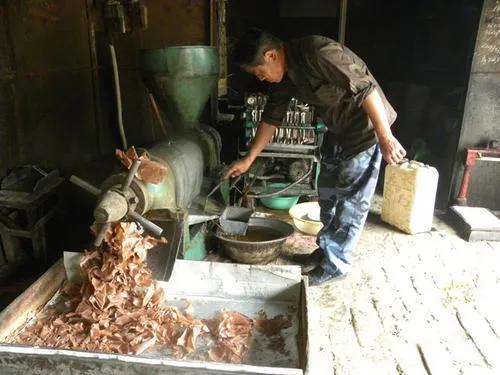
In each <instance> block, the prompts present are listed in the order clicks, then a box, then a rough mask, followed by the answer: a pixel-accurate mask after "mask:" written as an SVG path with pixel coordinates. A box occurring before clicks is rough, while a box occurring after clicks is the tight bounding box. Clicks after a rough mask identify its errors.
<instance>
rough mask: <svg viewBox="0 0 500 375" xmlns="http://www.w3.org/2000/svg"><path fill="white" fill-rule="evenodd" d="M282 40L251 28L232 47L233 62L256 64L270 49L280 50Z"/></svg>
mask: <svg viewBox="0 0 500 375" xmlns="http://www.w3.org/2000/svg"><path fill="white" fill-rule="evenodd" d="M282 47H283V42H282V41H281V40H280V39H279V38H277V37H275V36H274V35H272V34H270V33H268V32H266V31H263V30H260V29H257V28H252V29H249V30H247V31H246V32H245V33H244V34H243V35H242V36H241V37H240V39H239V40H238V41H237V42H236V45H235V46H234V48H233V58H232V60H233V63H234V64H236V65H238V66H240V67H245V66H257V65H261V64H263V63H264V54H265V53H266V52H267V51H269V50H271V49H276V50H280V49H281V48H282Z"/></svg>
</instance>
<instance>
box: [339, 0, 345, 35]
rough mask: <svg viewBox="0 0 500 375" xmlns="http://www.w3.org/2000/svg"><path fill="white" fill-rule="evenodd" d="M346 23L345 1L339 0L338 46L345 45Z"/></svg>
mask: <svg viewBox="0 0 500 375" xmlns="http://www.w3.org/2000/svg"><path fill="white" fill-rule="evenodd" d="M346 23H347V0H340V19H339V43H340V44H345V32H346Z"/></svg>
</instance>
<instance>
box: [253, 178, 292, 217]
mask: <svg viewBox="0 0 500 375" xmlns="http://www.w3.org/2000/svg"><path fill="white" fill-rule="evenodd" d="M287 185H288V184H286V183H283V182H275V183H271V184H269V186H268V187H267V189H266V190H265V191H264V194H266V193H272V192H274V191H277V190H280V189H283V188H284V187H285V186H287ZM299 198H300V196H299V195H278V196H275V197H267V198H260V201H261V203H262V204H263V205H264V206H265V207H267V208H271V209H273V210H288V209H290V207H292V206H294V205H295V204H297V202H298V200H299Z"/></svg>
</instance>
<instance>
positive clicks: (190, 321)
mask: <svg viewBox="0 0 500 375" xmlns="http://www.w3.org/2000/svg"><path fill="white" fill-rule="evenodd" d="M162 241H165V240H164V239H162ZM158 242H159V241H158V240H156V239H154V238H152V237H149V236H143V235H142V229H141V228H140V227H138V225H137V224H136V223H116V224H113V225H112V226H111V227H110V229H109V230H108V232H107V233H106V235H105V238H104V244H103V245H102V246H101V248H100V249H99V250H94V251H87V252H85V254H84V256H83V257H82V260H81V262H80V266H81V269H82V272H83V273H84V275H85V276H86V278H87V282H85V283H84V284H83V285H82V286H81V287H78V286H75V285H71V284H67V285H66V287H65V288H64V291H63V293H64V295H65V297H66V298H67V305H68V310H67V311H66V312H58V311H57V310H56V309H47V310H46V311H45V312H44V314H43V315H42V316H38V317H37V321H36V322H35V323H34V324H33V325H29V326H27V327H26V328H25V329H24V330H23V331H22V332H21V333H20V334H19V335H18V336H17V338H16V341H17V342H18V343H21V344H29V345H34V346H49V347H58V348H66V349H83V350H88V351H102V352H111V353H122V354H140V353H142V352H144V351H145V350H147V349H149V348H151V347H152V346H156V345H159V346H160V347H161V346H164V347H166V348H168V349H169V351H170V354H171V355H172V356H174V357H175V358H184V357H186V356H188V355H189V354H191V353H194V352H195V351H196V342H197V338H198V337H199V336H200V335H203V336H206V337H207V338H208V339H209V340H211V341H210V345H209V349H208V357H209V358H210V359H211V360H213V361H223V362H232V363H241V362H243V361H244V360H245V359H246V355H247V354H248V352H249V348H250V343H251V337H252V329H253V328H254V326H255V328H256V329H257V330H258V331H259V332H262V333H264V334H266V335H268V336H269V335H276V334H278V333H279V331H281V329H283V328H287V327H289V326H290V325H291V323H290V320H289V319H288V318H283V317H282V316H277V317H275V318H273V319H270V320H268V319H267V318H266V316H265V314H259V317H258V318H257V319H256V320H255V322H254V321H253V320H252V319H250V318H248V317H246V316H245V315H243V314H240V313H238V312H235V311H229V310H222V311H221V312H220V313H219V314H218V315H217V316H216V317H215V318H214V319H210V320H204V321H202V320H198V319H194V318H193V316H192V312H191V310H192V308H190V307H189V308H187V309H186V310H185V311H183V312H181V311H179V309H177V308H176V307H173V306H165V304H164V302H165V295H164V291H163V289H162V288H161V287H160V286H158V285H157V284H156V282H155V281H154V280H153V279H152V278H151V271H150V270H149V269H148V267H147V265H146V263H145V259H146V254H147V250H148V249H150V248H152V247H153V246H155V245H156V244H157V243H158ZM279 317H281V318H279Z"/></svg>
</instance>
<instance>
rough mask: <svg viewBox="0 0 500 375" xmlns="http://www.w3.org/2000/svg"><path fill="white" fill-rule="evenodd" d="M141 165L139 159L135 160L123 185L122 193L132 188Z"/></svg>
mask: <svg viewBox="0 0 500 375" xmlns="http://www.w3.org/2000/svg"><path fill="white" fill-rule="evenodd" d="M140 165H141V161H140V160H139V159H135V160H134V161H133V163H132V166H131V167H130V170H129V171H128V174H127V177H126V178H125V181H123V184H122V187H121V189H122V192H125V190H127V188H128V187H129V186H130V184H131V183H132V180H133V179H134V177H135V174H136V173H137V170H138V169H139V166H140Z"/></svg>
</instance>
